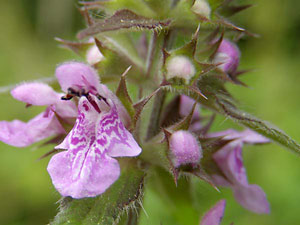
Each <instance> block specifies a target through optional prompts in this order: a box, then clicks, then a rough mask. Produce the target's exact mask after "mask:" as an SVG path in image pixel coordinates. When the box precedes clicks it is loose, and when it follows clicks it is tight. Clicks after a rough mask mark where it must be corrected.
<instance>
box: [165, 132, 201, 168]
mask: <svg viewBox="0 0 300 225" xmlns="http://www.w3.org/2000/svg"><path fill="white" fill-rule="evenodd" d="M169 145H170V151H171V161H172V163H173V165H174V167H175V168H178V167H180V166H183V165H188V164H190V165H192V166H196V165H197V164H198V163H199V161H200V158H202V149H201V147H200V146H199V145H198V142H197V140H196V138H195V137H194V136H193V135H192V134H191V133H190V132H188V131H183V130H180V131H176V132H174V133H173V134H172V135H171V137H170V139H169Z"/></svg>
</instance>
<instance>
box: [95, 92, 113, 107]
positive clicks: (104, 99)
mask: <svg viewBox="0 0 300 225" xmlns="http://www.w3.org/2000/svg"><path fill="white" fill-rule="evenodd" d="M96 97H97V98H98V99H99V100H100V101H101V100H103V101H104V102H105V103H106V105H108V106H109V107H110V105H109V104H108V102H107V100H106V98H104V97H103V96H102V95H100V94H98V93H97V94H96Z"/></svg>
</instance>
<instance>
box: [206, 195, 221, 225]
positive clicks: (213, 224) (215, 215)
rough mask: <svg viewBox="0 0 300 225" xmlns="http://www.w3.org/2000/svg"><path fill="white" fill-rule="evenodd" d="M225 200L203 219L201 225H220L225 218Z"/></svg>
mask: <svg viewBox="0 0 300 225" xmlns="http://www.w3.org/2000/svg"><path fill="white" fill-rule="evenodd" d="M225 206H226V201H225V200H220V201H219V202H217V204H216V205H215V206H214V207H212V208H211V209H210V210H209V211H208V212H207V213H206V214H205V215H204V216H203V218H202V221H201V223H200V225H219V224H220V223H221V221H222V218H223V216H224V210H225Z"/></svg>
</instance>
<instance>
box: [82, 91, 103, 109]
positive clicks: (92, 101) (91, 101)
mask: <svg viewBox="0 0 300 225" xmlns="http://www.w3.org/2000/svg"><path fill="white" fill-rule="evenodd" d="M84 96H85V97H86V99H87V100H88V101H89V102H90V103H91V105H92V106H93V107H94V109H95V110H96V111H97V112H98V113H101V110H100V109H99V106H98V105H97V103H96V102H95V101H94V100H93V99H92V97H91V96H90V95H89V94H88V93H87V94H85V95H84Z"/></svg>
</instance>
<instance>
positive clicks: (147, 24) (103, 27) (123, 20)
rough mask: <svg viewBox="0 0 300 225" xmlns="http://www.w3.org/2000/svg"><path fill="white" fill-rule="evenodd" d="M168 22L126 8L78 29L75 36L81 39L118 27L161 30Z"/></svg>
mask: <svg viewBox="0 0 300 225" xmlns="http://www.w3.org/2000/svg"><path fill="white" fill-rule="evenodd" d="M170 23H171V21H170V20H166V21H158V20H153V19H149V18H146V17H143V16H139V15H137V14H135V13H134V12H132V11H130V10H128V9H123V10H119V11H117V12H116V13H115V14H114V15H112V16H111V17H109V18H107V19H105V20H104V21H99V22H96V23H94V24H93V25H91V26H90V27H88V28H86V29H84V30H82V31H80V32H79V33H78V34H77V37H78V39H83V38H86V37H89V36H92V35H96V34H99V33H102V32H107V31H114V30H120V29H132V28H134V29H140V30H144V29H145V30H156V29H158V30H161V29H162V28H164V27H167V26H169V24H170Z"/></svg>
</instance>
